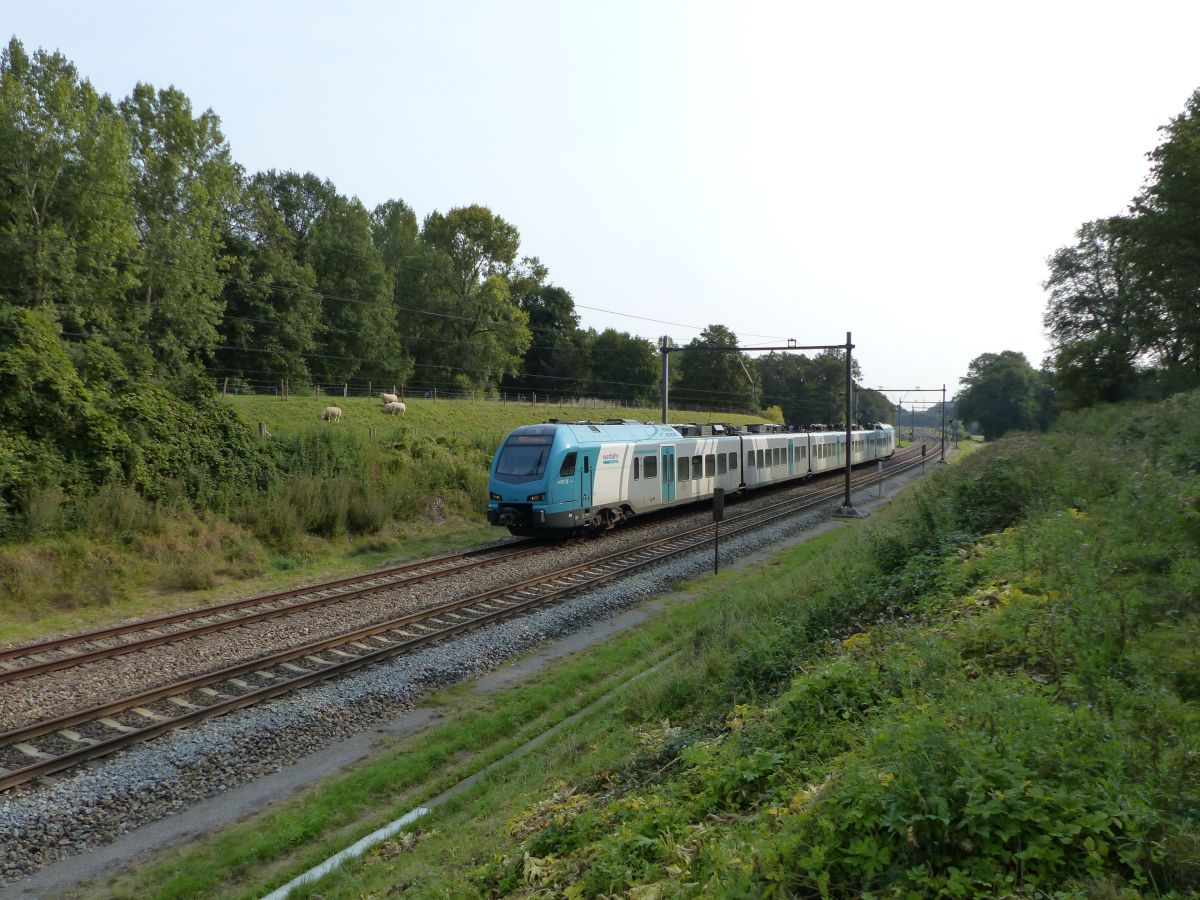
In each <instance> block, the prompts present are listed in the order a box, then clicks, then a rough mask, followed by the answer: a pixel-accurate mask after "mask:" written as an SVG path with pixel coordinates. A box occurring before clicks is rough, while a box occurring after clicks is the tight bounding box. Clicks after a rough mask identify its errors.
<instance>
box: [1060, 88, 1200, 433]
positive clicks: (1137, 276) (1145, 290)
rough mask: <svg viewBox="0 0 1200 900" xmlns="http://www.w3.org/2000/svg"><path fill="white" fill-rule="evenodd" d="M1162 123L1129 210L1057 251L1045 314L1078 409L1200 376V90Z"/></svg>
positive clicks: (1069, 400)
mask: <svg viewBox="0 0 1200 900" xmlns="http://www.w3.org/2000/svg"><path fill="white" fill-rule="evenodd" d="M1160 130H1161V132H1162V135H1163V141H1162V143H1161V144H1159V145H1158V147H1156V148H1155V149H1154V151H1153V152H1151V153H1150V161H1151V171H1150V177H1149V178H1148V179H1147V181H1146V184H1145V186H1144V187H1143V189H1142V191H1141V192H1140V193H1139V194H1138V195H1137V197H1135V198H1134V200H1133V203H1132V205H1131V208H1130V212H1129V213H1128V214H1126V215H1121V216H1113V217H1111V218H1107V219H1100V220H1097V221H1094V222H1087V223H1085V224H1084V225H1083V226H1081V227H1080V229H1079V231H1078V232H1077V233H1076V238H1077V241H1076V243H1075V244H1074V245H1072V246H1069V247H1063V248H1061V249H1059V250H1058V251H1057V252H1056V253H1055V254H1054V255H1053V256H1052V257H1051V259H1050V276H1049V278H1048V279H1047V281H1046V289H1047V291H1048V292H1049V302H1048V304H1047V309H1046V316H1045V324H1046V328H1047V329H1048V330H1049V332H1050V338H1051V342H1052V345H1053V353H1052V364H1053V368H1054V373H1055V378H1056V382H1057V387H1058V391H1059V394H1060V395H1061V398H1062V402H1063V404H1064V405H1065V406H1066V407H1067V408H1070V409H1078V408H1082V407H1085V406H1088V405H1090V404H1093V403H1097V402H1112V401H1116V400H1121V399H1125V398H1129V397H1136V396H1146V397H1157V396H1163V395H1166V394H1169V393H1171V392H1173V391H1178V390H1181V389H1185V388H1190V387H1194V386H1196V385H1197V384H1200V319H1198V318H1197V306H1196V301H1197V297H1198V296H1200V231H1198V230H1197V228H1196V221H1197V218H1198V217H1200V90H1198V91H1196V92H1195V93H1193V94H1192V96H1191V97H1190V98H1189V100H1188V102H1187V104H1186V106H1185V108H1184V110H1183V112H1182V113H1181V114H1180V115H1179V116H1177V117H1176V118H1174V119H1172V120H1171V121H1170V122H1169V123H1168V124H1167V125H1165V126H1163V128H1162V129H1160Z"/></svg>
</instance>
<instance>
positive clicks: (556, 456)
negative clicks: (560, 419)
mask: <svg viewBox="0 0 1200 900" xmlns="http://www.w3.org/2000/svg"><path fill="white" fill-rule="evenodd" d="M599 455H600V448H599V446H598V445H595V446H590V447H589V446H581V445H579V444H578V443H577V442H576V441H575V438H574V436H573V435H572V434H571V431H570V429H569V428H563V427H560V426H558V425H557V424H545V425H525V426H522V427H520V428H517V429H515V430H514V431H513V432H512V434H510V435H509V436H508V439H507V440H506V441H505V442H504V443H503V444H502V445H501V446H500V449H499V450H497V451H496V455H495V458H494V459H493V460H492V472H491V479H490V481H489V483H488V509H487V520H488V522H489V523H491V524H492V525H503V526H505V527H507V528H508V530H509V531H511V532H512V533H513V534H520V535H549V534H563V533H567V532H569V531H571V530H573V529H575V528H577V527H579V526H581V525H583V524H584V523H585V519H586V516H585V515H584V510H590V508H591V507H592V490H593V485H594V482H593V478H594V475H595V471H596V464H597V461H598V458H599Z"/></svg>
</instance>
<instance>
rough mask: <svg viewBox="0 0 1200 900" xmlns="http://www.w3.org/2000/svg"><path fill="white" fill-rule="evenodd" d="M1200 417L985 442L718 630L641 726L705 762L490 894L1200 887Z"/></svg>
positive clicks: (632, 791) (615, 802)
mask: <svg viewBox="0 0 1200 900" xmlns="http://www.w3.org/2000/svg"><path fill="white" fill-rule="evenodd" d="M1198 405H1200V394H1196V395H1190V396H1188V397H1181V398H1176V399H1175V400H1174V401H1172V402H1170V403H1168V404H1164V405H1163V406H1162V407H1159V408H1155V409H1149V410H1139V411H1136V412H1134V413H1133V415H1132V416H1129V412H1130V411H1129V410H1125V411H1123V414H1122V415H1114V414H1113V413H1112V412H1111V411H1107V410H1102V411H1097V412H1096V413H1095V414H1093V415H1091V416H1087V415H1084V416H1076V417H1074V418H1069V419H1067V420H1066V421H1065V422H1064V424H1063V427H1062V429H1061V430H1060V431H1059V432H1058V433H1057V434H1055V435H1053V436H1052V437H1051V438H1049V439H1047V440H1035V439H1032V438H1024V437H1022V438H1016V439H1014V440H1011V441H1006V442H1003V443H1002V444H1000V445H998V446H996V447H995V448H992V449H991V450H984V451H980V452H978V453H977V454H973V456H972V458H970V459H968V460H966V461H964V463H963V464H962V465H961V466H955V467H954V468H953V469H952V470H951V471H948V472H943V473H940V475H939V477H937V478H935V479H932V480H931V481H930V482H929V483H927V484H925V485H923V486H922V487H921V488H920V489H919V490H918V495H917V496H916V497H915V498H914V499H913V501H912V502H910V503H908V504H906V505H905V506H904V507H903V508H901V509H900V510H898V511H897V512H896V513H895V514H894V515H892V516H891V517H890V521H886V520H885V518H887V517H878V518H877V519H876V520H874V521H873V523H872V524H870V525H869V526H868V527H866V528H865V529H864V531H863V533H862V534H861V536H860V538H859V540H858V541H857V542H856V543H855V544H853V545H851V546H849V547H848V548H847V549H846V550H844V551H843V552H841V553H838V554H834V555H832V556H830V557H829V558H827V559H825V560H822V561H817V562H816V563H815V564H813V563H810V564H809V566H808V567H807V568H806V569H804V570H802V571H801V572H798V573H797V574H796V576H794V577H793V578H791V579H789V580H787V581H786V582H783V581H781V582H780V583H779V585H778V587H777V589H776V590H773V591H771V593H772V594H773V595H774V597H775V599H773V600H772V599H770V598H768V599H767V600H766V601H765V602H763V603H762V604H761V606H759V609H760V610H761V614H762V617H761V618H760V619H758V621H759V623H760V624H759V625H758V626H756V627H742V628H739V629H736V634H731V633H730V632H729V631H728V630H724V629H716V628H714V629H711V630H709V631H702V632H701V634H703V637H701V638H700V641H701V643H700V645H699V646H697V648H696V650H695V652H694V654H693V656H692V659H691V660H690V661H688V662H687V663H685V664H680V665H679V666H678V668H677V669H676V670H673V671H671V672H669V673H667V675H666V677H665V678H664V679H663V682H662V684H661V685H660V686H659V687H658V688H657V689H654V690H651V689H644V690H642V691H640V692H638V693H637V694H636V695H635V696H634V697H632V698H631V703H630V708H629V709H628V710H627V712H626V716H627V718H628V719H632V720H633V721H634V722H639V721H646V720H651V719H652V718H654V717H660V716H663V715H664V714H670V715H671V717H672V722H673V724H675V725H677V726H682V730H681V731H680V733H682V734H686V735H689V743H688V745H687V746H686V747H685V748H681V749H680V753H681V754H682V757H681V758H682V760H683V765H682V766H676V767H675V768H674V769H672V770H671V771H669V772H667V773H666V774H665V775H663V774H656V773H645V761H644V760H638V759H633V760H631V762H630V770H631V771H637V772H642V773H643V775H642V777H639V778H629V779H627V780H626V781H625V782H624V783H625V784H626V785H627V786H626V787H625V788H624V789H622V790H619V791H615V792H614V791H609V792H601V793H598V794H596V795H595V796H593V797H591V798H590V799H589V800H588V801H587V802H586V803H585V804H584V805H583V806H582V807H581V808H580V809H579V810H578V811H577V815H576V818H575V819H574V822H573V823H572V824H571V825H569V826H558V827H556V828H550V829H545V830H542V831H539V832H536V833H534V834H533V835H532V836H531V837H530V838H528V839H527V840H525V841H524V842H523V844H522V846H521V848H520V850H519V852H518V853H516V854H514V853H508V854H507V855H505V856H503V857H499V858H497V860H495V861H494V862H493V864H492V865H491V866H489V867H486V868H485V869H484V870H483V871H482V873H481V875H480V878H481V881H480V882H479V884H480V886H481V888H482V889H483V890H484V891H489V890H493V891H497V892H504V891H506V890H512V889H515V888H516V887H517V886H518V885H521V884H525V885H532V886H536V887H537V888H538V889H539V890H543V891H549V892H555V891H558V892H562V893H565V894H568V895H570V896H599V895H613V894H621V893H630V894H639V895H644V896H669V895H670V896H673V895H676V894H687V895H692V894H705V895H714V896H730V897H732V896H750V895H755V896H757V895H781V896H793V895H799V896H823V897H824V896H838V897H848V896H860V895H867V894H870V895H874V896H885V895H886V896H912V897H921V896H982V895H987V896H999V895H1009V896H1011V895H1034V894H1040V893H1050V892H1055V895H1056V896H1059V895H1063V896H1082V895H1093V894H1106V895H1109V896H1124V895H1131V894H1136V893H1138V892H1142V891H1146V892H1152V893H1157V894H1163V895H1169V896H1183V895H1191V894H1192V893H1193V892H1194V891H1196V890H1198V889H1200V854H1198V852H1197V851H1198V849H1200V839H1197V837H1196V835H1197V834H1200V793H1198V792H1197V790H1196V787H1195V786H1196V784H1200V778H1197V776H1198V775H1200V757H1197V754H1196V753H1195V747H1196V746H1197V744H1198V743H1200V719H1197V717H1196V716H1195V712H1194V703H1195V699H1196V697H1197V692H1198V691H1200V687H1198V685H1200V680H1198V679H1197V677H1196V675H1195V672H1196V671H1197V669H1198V668H1200V666H1198V663H1200V657H1198V656H1197V652H1196V650H1195V647H1196V638H1197V636H1200V603H1198V601H1200V596H1198V594H1200V592H1198V591H1197V589H1196V584H1197V583H1200V580H1198V579H1197V573H1198V572H1200V549H1198V545H1197V541H1196V540H1195V539H1194V538H1195V533H1196V528H1197V526H1196V522H1197V520H1198V519H1200V515H1198V514H1197V500H1196V498H1197V496H1200V481H1198V480H1197V472H1198V471H1200V467H1198V465H1197V463H1196V459H1197V457H1196V454H1195V452H1194V447H1196V446H1197V445H1200V443H1198V440H1197V439H1198V438H1200V426H1198V425H1197V422H1198V421H1200V417H1197V416H1196V415H1195V412H1197V410H1196V409H1195V407H1196V406H1198ZM1114 451H1115V452H1114ZM1076 463H1078V465H1076ZM747 599H748V598H747ZM758 602H759V598H755V603H756V605H758ZM718 654H720V655H724V657H725V658H726V659H727V664H726V665H725V666H723V667H716V671H715V675H716V677H715V678H713V679H712V680H709V679H708V678H707V677H705V676H704V675H702V674H701V672H702V671H703V669H702V664H703V663H704V661H706V660H707V659H709V658H710V657H711V656H715V655H718ZM704 723H707V725H705V724H704ZM517 859H523V860H524V863H523V869H522V870H521V871H517V870H516V869H514V867H513V860H517ZM531 873H534V874H531ZM531 878H534V879H535V880H533V881H531V880H530V879H531ZM1172 892H1173V893H1172Z"/></svg>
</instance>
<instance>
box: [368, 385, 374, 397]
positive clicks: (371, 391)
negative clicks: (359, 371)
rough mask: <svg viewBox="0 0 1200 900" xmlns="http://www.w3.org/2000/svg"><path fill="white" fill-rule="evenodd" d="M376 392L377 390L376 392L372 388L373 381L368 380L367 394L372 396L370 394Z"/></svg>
mask: <svg viewBox="0 0 1200 900" xmlns="http://www.w3.org/2000/svg"><path fill="white" fill-rule="evenodd" d="M374 393H375V392H374V391H373V390H371V382H369V381H368V382H367V396H368V397H370V396H372V395H373V394H374Z"/></svg>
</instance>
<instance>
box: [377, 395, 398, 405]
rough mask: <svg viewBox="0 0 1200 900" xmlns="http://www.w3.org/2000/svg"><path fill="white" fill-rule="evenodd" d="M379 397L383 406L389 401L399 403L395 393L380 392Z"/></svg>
mask: <svg viewBox="0 0 1200 900" xmlns="http://www.w3.org/2000/svg"><path fill="white" fill-rule="evenodd" d="M379 399H381V400H382V401H383V405H384V406H387V405H388V404H389V403H399V402H400V398H399V397H398V396H396V395H395V394H380V395H379Z"/></svg>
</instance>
